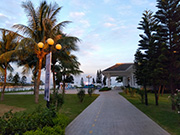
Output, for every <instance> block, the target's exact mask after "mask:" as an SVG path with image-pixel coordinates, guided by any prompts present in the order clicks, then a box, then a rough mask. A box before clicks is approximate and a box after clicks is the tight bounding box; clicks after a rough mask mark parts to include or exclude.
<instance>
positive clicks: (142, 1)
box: [131, 0, 150, 6]
mask: <svg viewBox="0 0 180 135" xmlns="http://www.w3.org/2000/svg"><path fill="white" fill-rule="evenodd" d="M131 3H132V4H133V5H139V6H144V5H147V4H150V3H149V1H148V0H131Z"/></svg>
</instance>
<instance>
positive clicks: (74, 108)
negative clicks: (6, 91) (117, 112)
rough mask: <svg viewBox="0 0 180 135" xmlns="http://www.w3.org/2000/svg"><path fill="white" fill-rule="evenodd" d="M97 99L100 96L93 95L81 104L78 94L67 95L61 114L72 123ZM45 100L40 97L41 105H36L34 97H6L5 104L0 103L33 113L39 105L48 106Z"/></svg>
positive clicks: (87, 96) (86, 97) (42, 96)
mask: <svg viewBox="0 0 180 135" xmlns="http://www.w3.org/2000/svg"><path fill="white" fill-rule="evenodd" d="M97 97H98V95H92V97H89V95H86V96H85V99H84V101H83V103H80V102H79V100H78V97H77V95H76V94H67V95H65V101H64V104H63V106H62V108H61V109H60V113H63V114H65V115H66V116H67V117H69V119H70V121H69V122H71V121H72V120H73V119H74V118H75V117H76V116H77V115H78V114H79V113H81V112H82V111H83V110H84V109H85V108H86V107H87V106H88V105H89V104H91V103H92V102H93V101H94V100H95V99H96V98H97ZM43 98H44V95H40V99H39V104H35V103H34V95H5V97H4V99H5V100H4V101H3V102H2V101H0V104H5V105H9V106H16V107H20V108H25V109H26V110H25V111H26V112H32V111H33V110H34V109H35V108H36V107H38V106H39V105H41V106H44V107H45V106H46V101H45V100H44V99H43ZM1 109H3V108H1Z"/></svg>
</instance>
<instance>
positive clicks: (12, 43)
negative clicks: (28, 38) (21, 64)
mask: <svg viewBox="0 0 180 135" xmlns="http://www.w3.org/2000/svg"><path fill="white" fill-rule="evenodd" d="M0 31H1V33H2V38H1V39H0V72H2V73H3V74H4V83H3V89H2V92H1V101H3V100H4V91H5V88H6V76H7V70H10V71H13V67H12V66H11V64H10V63H11V62H14V61H16V56H15V55H14V54H15V52H16V51H17V50H16V47H17V45H18V42H19V40H20V35H18V34H17V33H15V32H12V31H8V30H5V29H0Z"/></svg>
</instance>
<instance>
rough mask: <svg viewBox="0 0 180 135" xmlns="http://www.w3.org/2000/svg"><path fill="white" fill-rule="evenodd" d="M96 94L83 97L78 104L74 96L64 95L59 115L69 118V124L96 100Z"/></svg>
mask: <svg viewBox="0 0 180 135" xmlns="http://www.w3.org/2000/svg"><path fill="white" fill-rule="evenodd" d="M97 97H98V95H97V94H92V96H91V97H90V96H89V95H85V99H84V101H83V102H82V103H80V101H79V99H78V97H77V95H76V94H67V95H65V101H64V102H65V103H64V104H63V106H62V109H61V110H60V112H61V113H63V114H65V115H67V116H68V117H69V120H70V121H69V122H71V121H72V120H73V119H74V118H75V117H76V116H77V115H78V114H80V113H81V112H82V111H83V110H84V109H85V108H86V107H87V106H88V105H89V104H91V103H92V102H93V101H94V100H95V99H96V98H97Z"/></svg>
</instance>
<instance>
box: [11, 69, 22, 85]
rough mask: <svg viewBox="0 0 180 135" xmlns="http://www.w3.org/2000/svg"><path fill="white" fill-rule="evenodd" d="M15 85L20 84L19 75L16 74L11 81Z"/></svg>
mask: <svg viewBox="0 0 180 135" xmlns="http://www.w3.org/2000/svg"><path fill="white" fill-rule="evenodd" d="M12 81H13V82H14V84H15V85H17V84H18V83H20V77H19V73H18V72H17V73H16V74H15V75H14V77H13V80H12Z"/></svg>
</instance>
